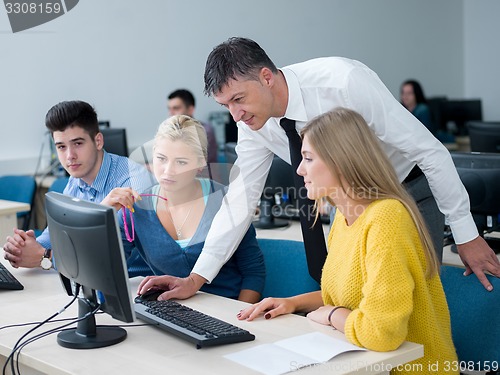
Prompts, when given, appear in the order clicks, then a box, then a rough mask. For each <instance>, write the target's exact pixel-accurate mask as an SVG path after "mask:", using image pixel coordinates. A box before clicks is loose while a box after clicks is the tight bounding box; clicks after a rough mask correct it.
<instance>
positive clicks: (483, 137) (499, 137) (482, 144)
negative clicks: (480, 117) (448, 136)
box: [467, 121, 500, 152]
mask: <svg viewBox="0 0 500 375" xmlns="http://www.w3.org/2000/svg"><path fill="white" fill-rule="evenodd" d="M467 129H468V131H469V138H470V149H471V151H475V152H500V122H495V121H469V122H468V123H467Z"/></svg>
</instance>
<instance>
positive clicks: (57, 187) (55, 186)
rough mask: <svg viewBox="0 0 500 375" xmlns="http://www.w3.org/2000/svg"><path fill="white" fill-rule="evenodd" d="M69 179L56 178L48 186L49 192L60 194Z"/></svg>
mask: <svg viewBox="0 0 500 375" xmlns="http://www.w3.org/2000/svg"><path fill="white" fill-rule="evenodd" d="M68 180H69V177H58V178H56V179H55V180H54V182H53V183H52V184H51V185H50V187H49V191H55V192H57V193H61V194H62V192H63V191H64V188H65V187H66V185H67V184H68Z"/></svg>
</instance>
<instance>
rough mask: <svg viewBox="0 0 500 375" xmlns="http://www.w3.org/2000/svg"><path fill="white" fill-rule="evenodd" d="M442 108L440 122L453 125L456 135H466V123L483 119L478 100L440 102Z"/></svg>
mask: <svg viewBox="0 0 500 375" xmlns="http://www.w3.org/2000/svg"><path fill="white" fill-rule="evenodd" d="M442 106H443V108H442V109H443V111H442V112H443V113H442V120H443V121H444V122H445V123H448V122H452V123H454V124H455V127H456V129H455V132H456V133H457V134H458V135H467V127H466V124H467V122H469V121H475V120H478V121H481V120H482V119H483V111H482V107H481V100H480V99H471V100H446V101H443V102H442Z"/></svg>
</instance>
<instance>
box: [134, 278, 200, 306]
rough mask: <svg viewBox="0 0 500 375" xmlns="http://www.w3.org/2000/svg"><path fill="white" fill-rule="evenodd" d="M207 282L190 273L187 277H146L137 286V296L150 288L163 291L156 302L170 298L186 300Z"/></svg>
mask: <svg viewBox="0 0 500 375" xmlns="http://www.w3.org/2000/svg"><path fill="white" fill-rule="evenodd" d="M206 282H207V281H206V280H205V279H204V278H203V277H201V276H199V275H197V274H195V273H192V274H190V275H189V276H188V277H183V278H181V277H175V276H169V275H164V276H148V277H146V278H145V279H144V280H142V282H141V283H140V284H139V288H138V289H137V294H143V293H145V292H146V291H147V290H149V289H151V288H158V289H165V290H166V292H165V293H163V294H162V295H160V296H159V297H158V300H160V301H161V300H168V299H172V298H177V299H186V298H189V297H191V296H193V295H194V294H195V293H196V292H197V291H198V290H200V288H201V287H202V286H203V284H205V283H206Z"/></svg>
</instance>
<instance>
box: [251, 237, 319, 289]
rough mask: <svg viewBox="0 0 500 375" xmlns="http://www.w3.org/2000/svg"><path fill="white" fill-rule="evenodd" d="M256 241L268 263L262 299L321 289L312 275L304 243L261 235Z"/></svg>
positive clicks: (265, 261) (266, 263)
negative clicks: (308, 266) (264, 237)
mask: <svg viewBox="0 0 500 375" xmlns="http://www.w3.org/2000/svg"><path fill="white" fill-rule="evenodd" d="M257 242H258V243H259V246H260V248H261V250H262V253H263V254H264V263H265V265H266V283H265V286H264V291H263V292H262V298H265V297H291V296H295V295H297V294H302V293H307V292H313V291H315V290H319V289H320V287H319V284H318V283H317V282H316V281H315V280H314V279H313V278H312V277H311V276H310V275H309V270H308V268H307V260H306V253H305V249H304V243H302V242H299V241H292V240H278V239H267V238H266V239H263V238H259V239H257Z"/></svg>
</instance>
